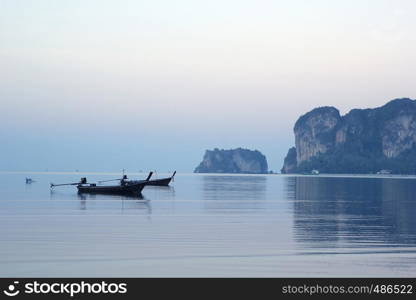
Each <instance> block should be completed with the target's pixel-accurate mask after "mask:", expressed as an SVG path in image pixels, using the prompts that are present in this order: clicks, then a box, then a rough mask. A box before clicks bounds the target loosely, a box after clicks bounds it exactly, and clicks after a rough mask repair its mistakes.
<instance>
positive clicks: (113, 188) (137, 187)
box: [51, 172, 153, 195]
mask: <svg viewBox="0 0 416 300" xmlns="http://www.w3.org/2000/svg"><path fill="white" fill-rule="evenodd" d="M152 174H153V172H150V173H149V175H148V176H147V178H146V179H145V180H137V181H135V182H132V181H129V180H127V176H125V175H124V176H123V178H120V179H112V180H108V181H113V180H119V181H120V183H119V184H117V185H100V184H96V183H87V178H85V177H83V178H81V180H80V181H79V182H76V183H64V184H53V183H51V188H53V187H55V186H62V185H76V186H77V189H78V193H89V194H118V195H126V194H128V195H132V194H133V195H134V194H140V193H141V192H142V190H143V188H144V187H145V186H146V185H147V184H148V183H149V180H150V177H152ZM101 182H105V181H101Z"/></svg>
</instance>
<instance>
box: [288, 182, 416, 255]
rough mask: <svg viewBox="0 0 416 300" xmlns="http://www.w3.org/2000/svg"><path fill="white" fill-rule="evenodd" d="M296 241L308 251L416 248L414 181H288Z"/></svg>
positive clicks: (415, 193) (415, 189)
mask: <svg viewBox="0 0 416 300" xmlns="http://www.w3.org/2000/svg"><path fill="white" fill-rule="evenodd" d="M286 180H287V195H288V198H289V199H292V200H293V207H294V230H295V239H296V241H298V242H300V243H308V244H310V245H309V246H314V245H315V246H316V247H320V248H322V247H323V246H325V247H345V246H354V247H372V246H373V247H378V246H380V245H383V246H384V247H386V246H387V247H389V246H391V247H395V246H396V247H397V246H402V245H412V246H415V244H416V218H415V213H416V201H415V200H416V199H415V195H416V184H415V181H414V180H410V179H385V178H339V177H327V178H325V177H315V176H313V177H312V176H311V177H288V178H286Z"/></svg>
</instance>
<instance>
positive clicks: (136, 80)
mask: <svg viewBox="0 0 416 300" xmlns="http://www.w3.org/2000/svg"><path fill="white" fill-rule="evenodd" d="M415 29H416V2H415V1H410V0H409V1H406V0H396V1H388V0H358V1H356V0H350V1H329V0H315V1H307V0H292V1H278V0H274V1H271V0H270V1H266V0H264V1H263V0H253V1H244V0H238V1H237V0H221V1H218V0H211V1H196V0H194V1H190V0H189V1H187V0H177V1H167V0H166V1H162V0H152V1H140V0H123V1H116V0H111V1H110V0H62V1H55V0H0V120H1V123H0V125H1V126H0V139H1V147H0V171H28V170H30V171H44V170H57V171H73V170H80V171H118V170H121V169H123V168H124V169H126V170H127V171H131V172H137V171H139V170H143V171H147V170H157V171H159V172H165V171H171V170H174V169H176V170H178V171H180V172H192V171H193V169H194V168H195V167H196V166H197V165H198V164H199V162H200V161H201V160H202V157H203V154H204V152H205V150H206V149H213V148H224V149H229V148H236V147H243V148H249V149H258V150H259V151H261V152H262V153H263V154H265V155H266V157H267V160H268V163H269V169H271V170H275V171H278V170H280V168H281V166H282V164H283V158H284V156H285V155H286V153H287V150H288V148H289V147H291V146H293V145H294V135H293V125H294V123H295V122H296V120H297V118H298V117H299V116H300V115H302V114H304V113H306V112H308V111H309V110H311V109H313V108H314V107H318V106H327V105H328V106H335V107H337V108H338V109H339V110H340V111H341V113H342V114H345V113H347V112H348V111H349V110H350V109H352V108H368V107H377V106H381V105H383V104H385V103H386V102H388V101H389V100H391V99H394V98H402V97H409V98H412V99H414V98H416V85H415V84H414V82H415V80H414V70H416V59H415V56H416V54H415V51H414V49H416V48H415V47H416V35H415V34H414V31H415Z"/></svg>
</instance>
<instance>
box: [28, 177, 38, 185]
mask: <svg viewBox="0 0 416 300" xmlns="http://www.w3.org/2000/svg"><path fill="white" fill-rule="evenodd" d="M33 182H36V181H34V180H33V179H32V178H28V177H26V184H30V183H33Z"/></svg>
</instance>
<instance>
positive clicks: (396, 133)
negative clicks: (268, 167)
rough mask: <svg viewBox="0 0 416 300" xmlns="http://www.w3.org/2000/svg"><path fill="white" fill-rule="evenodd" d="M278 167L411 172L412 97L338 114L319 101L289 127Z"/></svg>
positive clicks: (415, 122)
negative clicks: (291, 141) (290, 138)
mask: <svg viewBox="0 0 416 300" xmlns="http://www.w3.org/2000/svg"><path fill="white" fill-rule="evenodd" d="M294 133H295V147H292V148H290V149H289V151H288V154H287V156H286V158H285V160H284V164H283V168H282V170H281V171H282V173H304V172H306V173H310V172H312V170H319V171H320V172H323V173H379V174H390V173H392V174H416V100H411V99H408V98H402V99H395V100H392V101H390V102H388V103H387V104H385V105H383V106H381V107H377V108H373V109H370V108H368V109H353V110H351V111H350V112H349V113H347V114H346V115H344V116H341V115H340V113H339V111H338V109H336V108H335V107H328V106H326V107H319V108H315V109H313V110H312V111H310V112H308V113H306V114H305V115H303V116H301V117H300V118H299V119H298V120H297V122H296V124H295V127H294Z"/></svg>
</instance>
